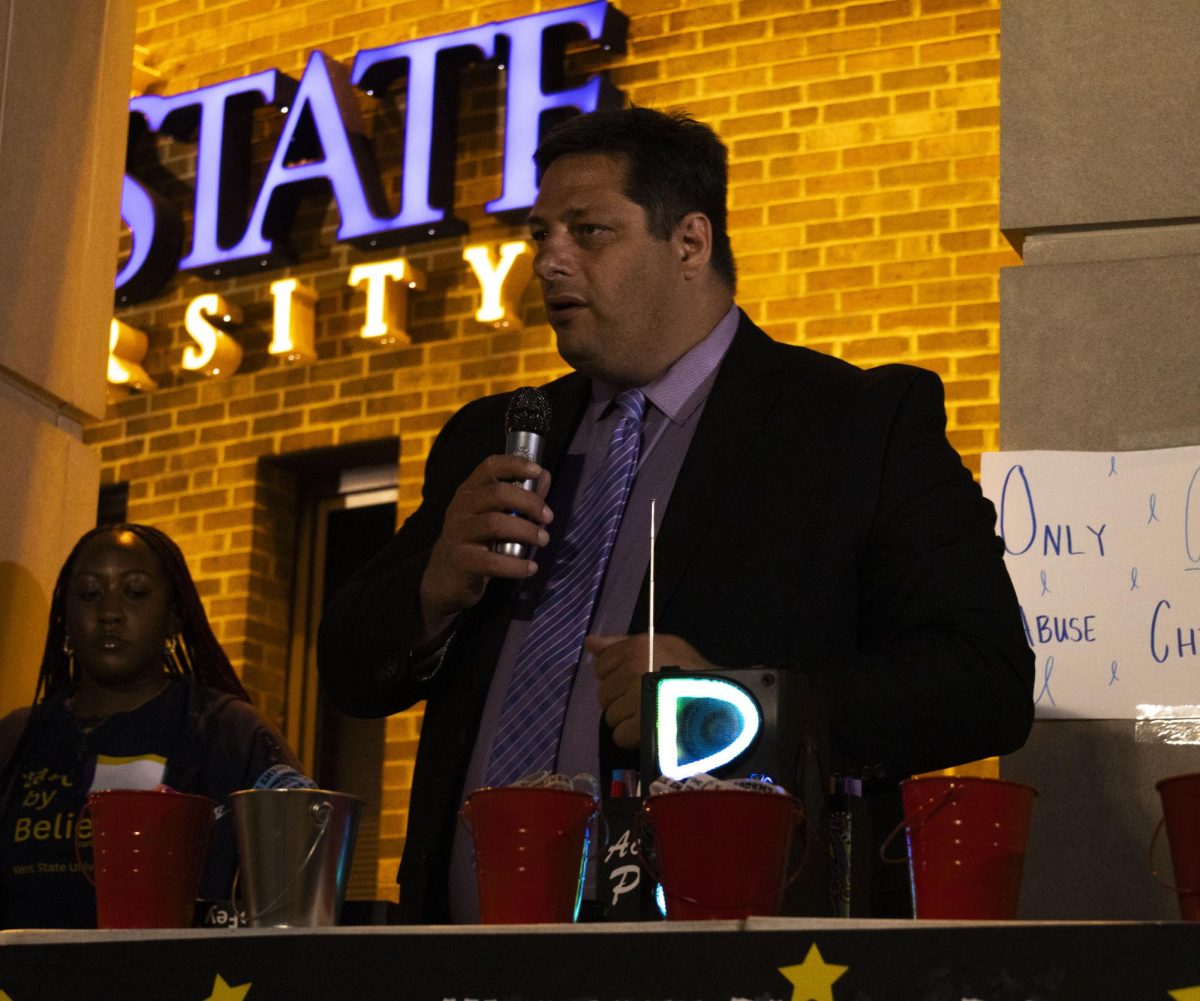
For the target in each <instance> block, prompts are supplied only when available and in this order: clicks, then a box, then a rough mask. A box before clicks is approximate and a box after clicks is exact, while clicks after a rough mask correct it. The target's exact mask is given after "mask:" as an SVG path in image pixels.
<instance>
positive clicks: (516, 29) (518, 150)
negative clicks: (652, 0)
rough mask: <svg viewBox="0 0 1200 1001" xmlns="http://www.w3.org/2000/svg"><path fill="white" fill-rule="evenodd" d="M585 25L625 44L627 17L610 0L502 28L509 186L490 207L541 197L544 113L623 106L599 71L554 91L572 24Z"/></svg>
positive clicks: (599, 37)
mask: <svg viewBox="0 0 1200 1001" xmlns="http://www.w3.org/2000/svg"><path fill="white" fill-rule="evenodd" d="M576 25H580V26H582V27H583V29H584V31H586V32H587V36H588V37H589V38H591V39H593V40H594V41H597V42H599V43H600V44H602V45H604V46H605V47H606V48H614V47H617V46H620V45H623V44H624V40H625V27H626V21H625V16H624V15H623V14H621V13H620V12H619V11H617V10H614V9H613V8H612V7H610V6H609V5H608V4H607V3H606V2H605V0H596V2H595V3H585V4H582V5H580V6H578V7H567V8H566V9H565V10H554V11H547V12H546V13H544V14H532V15H530V16H529V17H518V18H515V19H514V20H512V21H505V22H504V23H503V24H502V25H499V26H498V27H499V29H500V30H501V31H502V32H503V33H504V34H505V35H507V36H508V39H509V60H508V94H507V96H506V98H505V104H504V190H503V191H502V192H501V193H500V197H499V198H497V199H496V200H495V201H491V202H488V203H487V205H486V206H484V207H485V208H486V209H487V210H488V211H489V212H512V211H515V210H518V209H527V208H529V206H530V205H532V204H533V202H534V199H535V198H536V197H537V178H536V176H535V171H534V165H533V153H534V150H536V149H537V144H538V139H539V138H540V136H541V132H542V130H541V128H540V125H541V118H542V113H543V112H546V111H552V110H554V111H561V110H562V109H566V108H578V109H579V110H580V111H595V110H596V109H597V108H598V107H601V106H613V107H615V106H619V104H620V100H621V95H620V92H619V91H618V90H616V88H614V87H613V86H611V85H610V84H609V83H608V81H606V80H604V79H603V78H602V77H599V76H592V77H589V78H588V80H587V81H586V82H584V83H583V84H581V85H580V86H578V87H574V88H572V89H571V90H553V89H552V90H551V91H550V92H549V93H547V90H546V87H547V86H549V87H551V88H555V87H558V86H560V85H561V82H562V66H563V58H562V56H563V53H562V49H563V47H564V46H565V44H566V42H567V40H569V38H570V33H569V32H570V29H571V28H573V27H575V26H576Z"/></svg>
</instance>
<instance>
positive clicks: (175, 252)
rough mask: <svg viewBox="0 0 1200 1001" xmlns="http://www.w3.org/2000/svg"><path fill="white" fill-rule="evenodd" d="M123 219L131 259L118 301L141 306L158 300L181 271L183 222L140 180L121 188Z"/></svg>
mask: <svg viewBox="0 0 1200 1001" xmlns="http://www.w3.org/2000/svg"><path fill="white" fill-rule="evenodd" d="M121 218H122V219H123V220H125V225H126V226H128V227H129V238H130V248H129V257H128V258H126V260H125V263H124V264H123V265H122V266H121V270H120V272H119V273H118V274H117V281H116V287H117V298H118V300H119V301H120V302H122V303H128V302H141V301H142V300H143V299H149V298H151V297H152V296H154V295H155V294H156V293H157V292H158V291H159V289H161V288H162V287H163V285H165V284H166V283H167V280H168V279H169V278H170V277H171V275H173V274H174V273H175V270H176V269H177V268H178V267H179V251H180V249H181V248H182V246H183V221H182V220H181V219H180V218H179V213H178V212H176V211H175V209H174V208H173V207H172V206H170V205H169V204H167V202H166V200H165V199H163V198H161V197H160V196H159V195H157V194H155V193H154V192H153V191H151V190H150V189H149V188H147V187H146V186H145V185H143V184H142V183H141V182H140V181H138V180H137V179H136V178H133V177H130V176H129V175H128V174H126V175H125V179H124V181H123V182H122V185H121Z"/></svg>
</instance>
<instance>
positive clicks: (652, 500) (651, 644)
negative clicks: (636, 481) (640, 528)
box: [647, 497, 657, 674]
mask: <svg viewBox="0 0 1200 1001" xmlns="http://www.w3.org/2000/svg"><path fill="white" fill-rule="evenodd" d="M656 500H657V498H654V497H651V498H650V628H649V629H648V630H647V639H648V640H649V642H648V643H647V646H648V647H649V648H650V673H651V674H653V673H654V537H655V531H654V505H655V502H656Z"/></svg>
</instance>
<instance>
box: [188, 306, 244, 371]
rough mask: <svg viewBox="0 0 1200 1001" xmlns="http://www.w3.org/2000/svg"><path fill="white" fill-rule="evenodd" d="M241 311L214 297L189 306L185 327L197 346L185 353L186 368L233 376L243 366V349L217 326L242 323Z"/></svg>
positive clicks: (191, 347) (189, 348)
mask: <svg viewBox="0 0 1200 1001" xmlns="http://www.w3.org/2000/svg"><path fill="white" fill-rule="evenodd" d="M241 322H242V311H241V310H240V309H238V307H237V306H233V305H230V304H229V303H227V302H226V301H225V300H224V299H223V298H221V296H219V295H216V294H215V293H209V294H208V295H198V296H196V298H195V299H193V300H192V301H191V302H189V303H188V308H187V313H186V314H185V315H184V318H183V325H184V327H185V328H186V329H187V332H188V333H189V334H191V336H192V339H193V340H194V341H195V342H196V344H198V345H200V347H199V348H196V347H195V346H194V345H190V344H189V345H188V346H187V347H186V348H184V349H183V367H184V368H186V369H187V370H188V371H189V372H203V373H204V374H205V375H210V376H231V375H233V373H234V372H236V371H237V367H238V365H240V364H241V363H242V346H241V345H240V344H239V343H238V342H237V341H235V340H234V339H233V338H232V337H230V336H229V335H228V334H226V333H225V332H224V331H223V330H221V329H220V328H219V327H218V326H217V324H227V323H241Z"/></svg>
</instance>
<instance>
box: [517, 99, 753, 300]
mask: <svg viewBox="0 0 1200 1001" xmlns="http://www.w3.org/2000/svg"><path fill="white" fill-rule="evenodd" d="M573 154H598V155H601V156H611V157H618V158H621V159H622V160H623V161H624V162H625V163H626V164H627V167H628V173H627V176H626V179H625V196H626V197H627V198H629V200H630V201H633V202H636V203H637V204H638V205H640V206H641V207H642V208H643V209H645V211H646V224H647V226H648V227H649V230H650V234H651V235H652V236H654V237H655V238H656V239H659V240H666V239H669V238H670V236H671V234H672V233H673V232H674V230H675V225H676V223H678V222H679V220H680V219H682V218H683V217H684V216H685V215H687V214H688V213H689V212H703V213H704V214H705V215H706V216H708V220H709V222H710V223H712V234H713V249H712V266H713V270H714V271H715V272H716V273H717V275H718V277H720V278H721V280H722V281H724V282H725V284H726V285H728V286H729V288H730V289H731V290H732V289H734V288H735V287H736V284H737V269H736V266H735V265H734V260H733V250H732V248H731V247H730V245H729V232H728V229H727V211H726V207H725V194H726V186H727V177H728V152H727V151H726V149H725V144H724V143H723V142H721V140H720V139H719V138H718V137H717V134H716V133H715V132H713V130H712V129H710V128H709V127H708V126H707V125H705V124H704V123H703V122H698V121H697V120H696V119H695V118H693V117H692V116H691V115H689V114H687V113H686V112H683V111H672V112H669V113H665V112H662V111H656V110H654V109H653V108H625V109H618V110H611V111H593V112H591V113H590V114H586V115H577V116H576V117H574V118H570V119H568V120H567V121H565V122H563V123H562V124H561V125H559V126H557V127H556V128H554V129H553V130H552V131H551V132H550V133H549V134H548V135H547V136H546V138H545V139H544V140H542V143H541V145H539V146H538V148H537V152H536V153H534V155H533V159H534V162H535V163H536V164H537V172H538V179H539V181H540V179H541V177H542V175H543V174H545V173H546V169H547V168H548V167H549V166H550V164H552V163H553V162H554V161H555V160H557V159H559V158H560V157H564V156H570V155H573Z"/></svg>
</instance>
